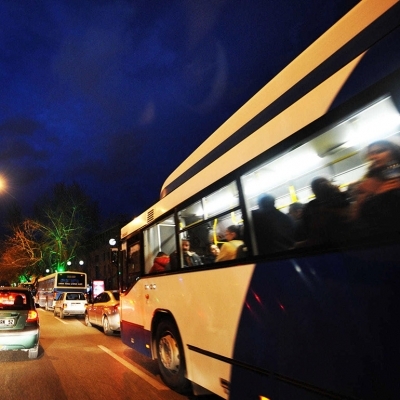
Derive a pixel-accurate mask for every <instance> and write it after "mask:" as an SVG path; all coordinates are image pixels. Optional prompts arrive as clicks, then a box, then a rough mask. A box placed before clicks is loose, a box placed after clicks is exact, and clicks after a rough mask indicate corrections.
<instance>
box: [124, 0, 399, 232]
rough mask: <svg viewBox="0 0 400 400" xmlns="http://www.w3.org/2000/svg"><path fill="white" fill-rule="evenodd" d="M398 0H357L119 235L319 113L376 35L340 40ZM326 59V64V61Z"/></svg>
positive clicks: (198, 152)
mask: <svg viewBox="0 0 400 400" xmlns="http://www.w3.org/2000/svg"><path fill="white" fill-rule="evenodd" d="M397 2H398V0H365V1H362V2H360V3H358V4H357V5H356V6H355V7H354V8H353V9H352V10H351V11H350V12H349V13H347V14H346V15H345V16H344V17H343V18H342V19H341V20H339V21H338V22H337V23H336V24H335V25H333V26H332V27H331V28H330V29H329V30H328V31H327V32H325V33H324V34H323V35H322V36H321V37H319V38H318V39H317V40H316V41H315V42H314V43H313V44H312V45H310V46H309V47H308V48H307V49H306V50H305V51H304V52H303V53H301V54H300V55H299V56H298V57H297V58H296V59H295V60H294V61H292V62H291V63H290V64H289V65H288V66H287V67H286V68H284V69H283V70H282V71H281V72H280V73H279V74H278V75H276V77H275V78H273V79H272V80H271V81H270V82H269V83H267V84H266V85H265V86H264V87H263V88H262V89H261V90H260V91H259V92H258V93H256V94H255V95H254V96H253V97H252V98H251V99H250V100H249V101H248V102H247V103H246V104H244V105H243V106H242V107H241V108H240V109H239V110H238V111H237V112H236V113H235V114H233V115H232V117H230V118H229V119H228V120H227V121H226V122H225V123H224V124H223V125H221V127H219V128H218V129H217V130H216V131H215V132H214V133H213V134H212V135H211V136H210V137H209V138H208V139H206V140H205V141H204V142H203V143H202V144H201V145H200V146H199V147H198V148H197V149H196V150H195V151H194V152H193V153H192V154H191V155H190V156H189V157H188V158H187V159H186V160H185V161H183V163H182V164H181V165H180V166H179V167H178V168H176V169H175V171H173V172H172V173H171V175H170V176H169V177H168V178H167V179H166V181H165V182H164V185H163V187H162V190H161V199H160V201H159V202H157V203H156V204H154V205H153V206H152V207H151V208H149V209H148V210H146V211H145V212H144V213H142V214H141V215H139V216H138V217H136V218H135V219H134V220H132V221H131V222H130V223H128V224H127V225H126V226H124V227H123V228H122V230H121V238H124V237H126V236H128V235H130V234H131V233H133V232H135V231H136V230H138V229H140V228H142V227H144V226H146V225H147V224H148V223H150V222H151V221H153V220H154V219H156V218H158V217H159V216H161V215H163V214H164V213H165V212H167V211H168V210H172V209H173V208H174V207H175V206H177V205H178V204H180V203H181V202H182V201H184V200H185V199H187V198H189V197H191V196H192V195H194V194H195V193H197V192H199V191H200V190H201V189H202V188H205V187H207V186H209V185H211V184H213V183H214V182H216V181H218V180H219V179H221V178H222V177H224V176H226V175H227V174H229V173H230V172H232V171H233V170H235V169H237V168H239V167H240V166H242V165H244V164H245V163H247V162H248V161H250V160H252V159H254V158H255V157H257V156H258V155H260V154H262V153H263V152H265V151H266V150H268V149H269V148H271V147H273V146H275V145H276V144H277V143H279V142H281V141H282V140H284V139H285V138H287V137H288V136H290V135H291V134H292V133H293V132H297V131H298V130H300V129H301V128H303V127H304V126H306V125H308V124H310V123H311V122H313V121H315V120H316V119H318V118H319V117H321V116H323V115H324V114H325V113H326V112H327V111H328V110H329V108H330V107H331V105H332V103H333V101H334V100H335V98H336V96H337V94H338V92H339V90H340V88H341V87H342V86H343V85H344V83H345V82H346V81H347V79H348V77H349V76H350V75H351V73H352V72H353V70H354V68H355V67H356V66H357V64H358V63H359V61H360V60H361V59H362V57H363V53H364V52H365V51H367V50H368V47H369V46H371V45H372V44H373V43H374V40H376V39H375V38H373V37H371V38H368V39H369V40H366V39H365V37H364V38H363V45H364V42H365V48H362V47H361V46H360V47H357V46H356V49H354V46H353V48H351V49H350V50H349V49H348V48H347V47H346V46H345V45H346V44H347V43H348V42H349V41H351V40H352V39H353V38H355V37H356V36H357V35H358V34H359V33H360V32H362V31H364V30H365V29H366V28H367V27H369V26H370V25H371V24H372V23H373V22H374V21H375V20H376V19H377V18H379V17H380V16H382V15H383V14H384V13H385V12H386V11H388V10H389V9H390V8H391V7H392V6H393V5H395V4H396V3H397ZM391 23H393V24H394V22H393V21H391ZM396 23H397V22H396ZM387 25H388V22H387V21H384V22H381V24H380V26H379V29H381V30H389V29H391V28H390V26H387ZM379 29H377V28H376V26H375V27H374V29H370V32H373V34H374V35H377V37H380V36H382V31H381V32H379ZM370 34H371V35H372V33H370ZM327 60H328V61H329V63H330V64H329V65H330V68H326V67H325V64H326V62H327ZM332 73H333V75H332ZM311 92H312V93H311ZM307 96H308V99H307V100H305V101H302V102H300V101H299V100H300V99H301V98H305V97H307ZM310 104H312V107H310ZM283 111H286V113H285V115H284V116H283V117H282V112H283ZM266 138H268V140H266Z"/></svg>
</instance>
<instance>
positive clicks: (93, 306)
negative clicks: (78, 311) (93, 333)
mask: <svg viewBox="0 0 400 400" xmlns="http://www.w3.org/2000/svg"><path fill="white" fill-rule="evenodd" d="M85 323H86V326H92V325H97V326H102V327H103V332H104V334H106V335H112V334H113V333H114V332H119V331H120V330H121V326H120V318H119V292H118V290H105V291H104V292H102V293H100V294H99V295H98V296H96V297H95V298H94V300H93V301H92V302H89V304H88V305H87V307H86V313H85Z"/></svg>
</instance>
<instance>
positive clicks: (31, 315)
mask: <svg viewBox="0 0 400 400" xmlns="http://www.w3.org/2000/svg"><path fill="white" fill-rule="evenodd" d="M38 319H39V315H38V313H37V311H35V310H29V311H28V317H27V318H26V322H35V321H37V320H38Z"/></svg>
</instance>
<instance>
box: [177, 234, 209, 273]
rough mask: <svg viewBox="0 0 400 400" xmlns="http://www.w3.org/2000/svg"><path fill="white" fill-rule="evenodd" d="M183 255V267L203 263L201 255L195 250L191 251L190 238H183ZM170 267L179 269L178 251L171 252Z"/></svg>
mask: <svg viewBox="0 0 400 400" xmlns="http://www.w3.org/2000/svg"><path fill="white" fill-rule="evenodd" d="M181 248H182V255H183V268H186V267H194V266H196V265H202V264H203V262H202V260H201V257H200V256H199V255H198V254H196V253H195V252H194V251H190V241H189V239H183V240H182V244H181ZM169 257H170V269H171V270H176V269H178V253H177V252H176V251H174V252H173V253H171V254H170V256H169Z"/></svg>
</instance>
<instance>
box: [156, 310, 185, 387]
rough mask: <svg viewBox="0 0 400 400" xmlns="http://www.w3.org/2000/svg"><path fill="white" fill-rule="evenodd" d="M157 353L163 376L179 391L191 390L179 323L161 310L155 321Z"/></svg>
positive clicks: (167, 383) (170, 385) (168, 383)
mask: <svg viewBox="0 0 400 400" xmlns="http://www.w3.org/2000/svg"><path fill="white" fill-rule="evenodd" d="M153 329H154V330H153V332H154V335H153V337H154V342H155V346H154V349H155V353H156V354H153V357H155V358H157V362H158V367H159V369H160V374H161V378H162V380H163V381H164V383H165V384H166V385H167V386H169V387H170V388H171V389H173V390H175V391H176V392H178V393H182V394H187V393H190V392H191V387H192V385H191V382H190V381H189V380H188V379H187V378H186V362H185V353H184V348H183V344H182V339H181V336H180V333H179V329H178V327H177V324H176V322H175V320H174V318H173V317H172V315H170V314H169V313H165V312H160V313H158V315H157V316H156V318H155V321H153Z"/></svg>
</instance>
